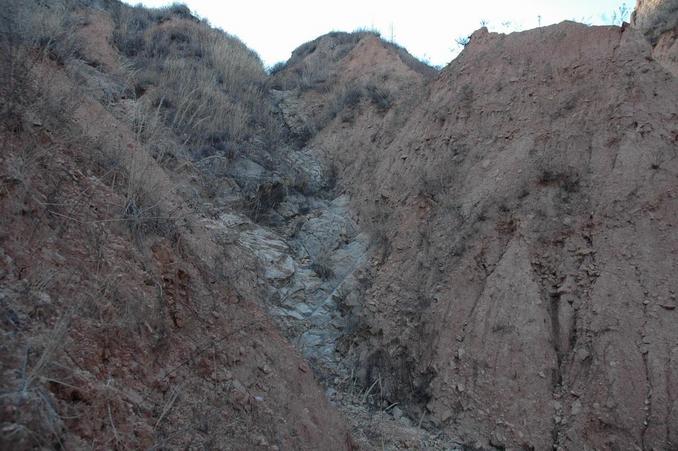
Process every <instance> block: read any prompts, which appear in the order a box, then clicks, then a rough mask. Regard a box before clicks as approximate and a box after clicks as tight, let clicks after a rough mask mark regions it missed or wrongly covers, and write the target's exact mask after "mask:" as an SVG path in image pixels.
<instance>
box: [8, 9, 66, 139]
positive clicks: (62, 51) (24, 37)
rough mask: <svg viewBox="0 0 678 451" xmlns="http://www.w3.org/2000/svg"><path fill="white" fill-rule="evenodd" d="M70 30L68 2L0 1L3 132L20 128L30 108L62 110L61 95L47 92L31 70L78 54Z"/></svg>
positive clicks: (48, 86) (46, 85) (47, 87)
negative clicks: (32, 106) (24, 113)
mask: <svg viewBox="0 0 678 451" xmlns="http://www.w3.org/2000/svg"><path fill="white" fill-rule="evenodd" d="M75 26H76V23H75V20H74V19H73V16H72V14H70V7H69V2H66V1H55V2H52V3H42V2H37V1H32V0H29V1H26V2H14V1H10V0H0V59H2V61H3V62H2V64H1V65H0V118H1V119H2V124H3V125H4V126H5V127H6V128H8V129H11V130H18V129H21V128H22V126H23V124H22V113H23V112H24V111H25V110H26V109H27V107H28V106H29V105H30V104H36V103H38V102H41V103H42V106H43V107H50V108H54V107H56V108H61V107H63V105H64V94H65V93H63V92H62V93H57V92H56V91H55V90H53V89H51V83H49V80H45V79H44V77H41V74H39V73H37V72H36V67H37V66H38V65H39V64H40V63H41V62H43V61H45V60H46V59H51V60H54V61H56V62H57V63H60V64H63V63H64V62H65V61H66V60H68V59H69V58H71V57H73V56H75V55H76V54H77V52H78V48H79V47H78V42H77V39H76V37H75V34H74V32H73V30H74V29H75ZM57 94H58V95H57ZM57 97H59V98H57ZM45 113H46V114H45V116H49V115H53V114H50V113H54V112H53V111H47V112H45Z"/></svg>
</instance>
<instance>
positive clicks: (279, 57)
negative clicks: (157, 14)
mask: <svg viewBox="0 0 678 451" xmlns="http://www.w3.org/2000/svg"><path fill="white" fill-rule="evenodd" d="M127 3H133V4H137V3H139V2H138V1H136V0H135V1H127ZM140 3H142V4H143V5H145V6H149V7H158V6H165V5H168V4H171V3H173V1H167V0H144V1H141V2H140ZM182 3H185V4H186V5H187V6H188V7H189V8H191V10H192V11H193V13H194V14H197V15H198V16H200V17H202V18H205V19H207V20H208V21H209V22H210V23H211V24H212V25H213V26H215V27H218V28H221V29H222V30H224V31H226V32H228V33H230V34H233V35H236V36H238V37H239V38H240V40H242V41H243V42H244V43H245V44H246V45H247V46H248V47H250V48H251V49H253V50H254V51H256V52H257V53H258V54H259V56H260V57H261V59H262V60H263V61H264V64H265V65H267V66H272V65H273V64H275V63H277V62H279V61H285V60H287V59H288V58H289V56H290V54H291V52H292V50H294V49H295V48H297V47H298V46H299V45H301V44H303V43H305V42H308V41H310V40H313V39H315V38H317V37H318V36H320V35H323V34H325V33H328V32H330V31H354V30H356V29H360V28H363V29H365V28H366V29H371V30H376V31H379V32H380V33H381V36H382V37H383V38H384V39H387V40H393V41H394V42H396V43H397V44H399V45H401V46H403V47H405V48H406V49H407V50H408V51H409V52H410V53H412V54H413V55H414V56H416V57H417V58H419V59H423V60H424V61H427V62H429V63H430V64H433V65H436V66H444V65H446V64H447V63H449V62H450V61H451V60H452V59H453V58H454V57H455V56H456V55H457V54H458V53H459V51H460V46H459V45H457V44H456V43H455V40H456V39H457V38H460V37H463V36H468V35H470V34H471V33H472V32H473V31H474V30H476V29H478V28H480V26H481V23H482V24H486V25H487V27H488V28H489V29H490V31H498V32H512V31H520V30H526V29H530V28H535V27H538V26H540V25H542V26H544V25H549V24H553V23H558V22H561V21H563V20H576V21H578V22H584V23H588V24H592V25H600V24H610V23H612V20H613V19H614V18H615V15H616V16H617V17H618V15H619V11H620V7H621V6H622V5H625V6H626V7H627V9H628V10H629V12H630V9H632V8H633V7H634V5H635V1H634V0H627V1H622V0H541V1H537V0H521V1H510V0H472V1H463V2H462V1H458V0H457V1H455V0H446V1H445V0H418V1H400V0H391V1H388V0H374V1H370V0H340V1H333V2H319V1H317V0H316V1H312V0H286V1H284V0H283V1H263V0H228V1H226V0H184V1H183V2H182ZM627 20H628V19H627Z"/></svg>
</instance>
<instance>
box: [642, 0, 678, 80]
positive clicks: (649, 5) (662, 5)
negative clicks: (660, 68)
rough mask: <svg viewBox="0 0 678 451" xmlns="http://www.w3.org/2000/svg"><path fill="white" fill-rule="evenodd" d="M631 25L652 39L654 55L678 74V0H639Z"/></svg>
mask: <svg viewBox="0 0 678 451" xmlns="http://www.w3.org/2000/svg"><path fill="white" fill-rule="evenodd" d="M631 26H632V27H634V28H636V29H637V30H639V31H640V32H641V33H643V35H644V36H645V37H646V38H647V39H648V40H649V41H650V43H651V44H652V46H653V48H654V51H653V52H652V56H653V57H654V58H655V59H657V60H658V61H660V62H661V63H662V64H663V65H664V66H665V67H666V68H667V69H668V70H669V71H670V72H671V73H672V74H673V75H678V1H676V0H638V3H637V5H636V10H635V11H634V12H633V15H632V17H631Z"/></svg>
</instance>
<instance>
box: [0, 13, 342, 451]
mask: <svg viewBox="0 0 678 451" xmlns="http://www.w3.org/2000/svg"><path fill="white" fill-rule="evenodd" d="M64 5H65V6H64V8H70V6H68V4H64ZM42 7H43V6H38V8H42ZM47 7H49V6H47ZM52 7H54V8H58V5H57V4H55V5H52ZM8 9H9V8H8ZM38 11H39V12H42V13H44V12H45V11H43V10H40V9H38ZM64 11H66V12H68V14H71V13H72V14H73V16H66V19H67V20H68V21H70V20H71V18H73V17H78V18H81V19H79V20H78V21H77V22H76V25H74V28H73V29H72V31H73V32H74V33H81V37H86V38H87V40H86V45H85V46H84V47H82V48H79V49H78V56H77V57H73V56H72V55H70V54H68V55H64V56H63V57H61V58H59V59H57V57H56V56H52V55H50V54H49V53H48V52H47V51H45V55H46V56H43V55H42V54H41V53H40V52H38V51H37V50H34V49H33V48H32V47H30V45H32V44H30V43H29V44H17V47H15V48H14V51H15V53H13V54H7V53H3V54H2V56H3V61H11V62H12V63H13V64H15V65H16V66H17V67H25V68H26V71H27V72H26V73H27V74H29V75H28V77H27V79H29V80H33V81H34V82H35V83H32V82H27V81H26V79H23V78H21V79H20V78H19V77H18V76H17V73H19V70H21V69H16V72H13V73H8V72H4V69H3V73H2V75H3V77H7V78H3V80H6V81H7V80H9V82H11V83H14V85H15V86H19V87H21V89H23V90H24V91H23V93H25V95H23V96H21V97H18V96H14V95H13V93H9V92H7V91H5V90H4V89H5V88H6V87H7V86H9V83H8V84H4V86H3V91H2V94H3V96H2V107H3V108H2V109H1V111H2V114H3V116H2V118H3V121H2V128H1V131H0V138H1V140H2V147H3V151H2V156H1V157H0V174H1V180H2V190H1V191H0V217H1V218H2V220H1V222H2V224H1V226H0V230H1V233H0V243H1V246H0V257H1V258H0V278H1V279H2V282H1V288H0V299H1V304H0V318H1V320H0V326H1V328H2V334H3V337H4V338H3V340H2V345H1V346H0V362H1V369H0V382H1V386H2V398H1V401H0V403H1V404H2V407H1V409H0V421H1V422H2V433H1V436H0V448H2V449H38V448H39V449H90V448H95V449H151V448H167V449H180V448H189V447H200V448H210V449H217V448H218V449H269V450H272V449H309V450H311V449H352V448H353V446H354V445H353V441H352V439H351V437H350V435H349V432H348V430H347V427H346V426H345V422H344V419H343V418H342V417H341V416H340V415H339V414H338V413H337V412H336V410H334V409H332V408H331V406H330V405H329V403H328V402H327V401H326V399H325V397H324V394H323V392H322V390H321V389H320V388H319V386H318V384H317V383H316V379H315V377H314V374H313V371H312V369H311V368H310V367H309V365H308V364H307V362H306V361H305V360H304V359H303V358H302V357H301V355H300V353H299V352H298V351H297V350H296V349H294V347H293V346H292V345H291V344H290V343H289V342H288V341H287V340H286V339H285V338H283V337H282V335H281V334H280V332H279V329H278V327H277V326H275V325H274V324H273V322H272V320H271V319H270V317H269V316H268V313H267V312H266V311H265V309H264V308H263V306H262V303H261V298H262V293H261V289H260V287H259V286H258V267H257V262H256V260H255V259H254V258H253V256H252V255H251V254H250V253H249V252H247V250H246V249H244V248H242V247H239V246H238V245H237V244H234V243H233V242H231V241H230V239H231V231H230V230H229V229H228V227H227V226H225V225H224V224H223V223H222V222H221V221H220V219H219V215H218V214H215V213H214V212H209V213H208V211H207V209H206V208H205V203H206V202H207V201H208V198H207V197H204V198H203V197H200V196H201V195H202V194H200V195H199V194H197V193H201V189H202V180H203V178H204V176H205V175H204V173H202V172H201V171H200V170H199V169H198V168H196V166H195V165H191V164H190V162H187V161H185V160H184V161H183V165H174V166H172V165H171V164H170V165H169V166H168V163H167V161H166V159H165V160H163V159H161V158H157V157H156V158H154V155H153V153H152V152H150V151H149V147H150V145H151V144H149V143H148V142H146V141H145V140H144V139H143V138H142V136H143V135H144V133H145V132H146V131H147V130H148V127H149V124H150V123H149V122H146V123H143V127H146V129H143V128H142V125H140V124H141V122H140V121H142V116H141V115H140V111H141V110H140V108H141V106H140V102H139V101H138V99H135V98H132V97H131V96H130V94H129V92H130V87H129V86H128V85H127V83H128V81H127V79H126V77H125V76H124V74H125V73H126V72H125V71H126V68H125V67H124V66H123V65H122V64H121V62H122V61H125V58H124V57H123V56H122V55H121V54H120V53H119V52H118V50H117V49H116V48H115V47H113V46H112V41H113V37H112V33H113V29H114V27H113V25H112V18H111V14H109V13H108V12H106V11H103V10H89V9H80V6H78V7H77V9H64V10H60V12H61V13H63V12H64ZM47 13H48V14H56V13H55V11H54V10H47ZM15 17H21V16H15ZM170 17H171V16H170ZM9 19H13V17H10V18H9ZM9 19H7V17H5V16H3V20H9ZM171 20H173V19H171V18H170V21H171ZM3 23H5V22H3ZM10 23H11V22H10ZM12 25H17V23H12ZM19 25H22V24H21V23H19V24H18V25H17V27H18V26H19ZM60 26H62V25H60ZM93 36H96V39H89V38H91V37H93ZM5 37H6V36H4V35H3V38H5ZM12 38H14V39H15V40H16V41H19V38H18V36H13V37H12ZM16 41H14V42H16ZM19 42H21V41H19ZM3 44H7V41H3ZM9 45H10V44H8V46H9ZM24 45H26V46H27V47H23V46H24ZM3 48H4V47H3ZM54 51H55V52H57V51H61V49H60V48H57V49H55V50H54ZM24 52H25V53H24ZM5 58H7V60H5ZM10 58H12V59H10ZM22 58H25V59H22ZM126 64H129V62H127V63H126ZM3 65H4V63H3ZM4 67H5V68H6V67H7V66H4ZM261 73H262V74H263V68H261ZM156 122H157V121H156ZM156 125H157V124H156ZM157 126H158V127H161V126H160V125H157ZM162 135H163V136H164V139H163V140H162V141H160V140H156V141H154V143H153V144H155V145H160V146H167V147H166V148H171V147H172V146H176V147H177V148H179V147H180V144H179V143H177V142H175V141H173V137H172V136H173V135H172V130H171V129H167V128H163V132H162ZM177 166H178V167H177ZM182 166H183V167H182ZM224 183H226V184H228V181H224ZM196 197H197V198H196ZM151 199H152V200H151ZM149 200H150V203H149ZM196 205H197V206H196Z"/></svg>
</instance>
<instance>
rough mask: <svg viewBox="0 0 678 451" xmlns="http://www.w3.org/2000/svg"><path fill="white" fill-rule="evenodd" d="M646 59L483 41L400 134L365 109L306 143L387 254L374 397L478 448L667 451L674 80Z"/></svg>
mask: <svg viewBox="0 0 678 451" xmlns="http://www.w3.org/2000/svg"><path fill="white" fill-rule="evenodd" d="M652 52H653V48H652V47H651V45H650V44H649V43H648V42H647V41H646V40H645V38H644V37H643V35H641V34H640V33H638V32H637V31H635V30H634V29H629V28H627V29H625V30H624V29H621V28H618V27H586V26H583V25H579V24H575V23H567V22H566V23H562V24H559V25H555V26H551V27H544V28H539V29H536V30H532V31H528V32H523V33H514V34H511V35H508V36H505V35H498V34H492V33H488V32H487V31H486V30H480V31H478V32H476V33H475V34H474V35H473V36H472V37H471V43H470V45H469V46H468V47H467V48H466V49H465V50H464V52H462V54H461V55H460V57H459V58H457V59H456V60H455V61H453V62H452V63H451V64H450V65H449V66H448V67H446V68H445V69H444V70H443V71H442V73H441V74H440V75H439V76H438V77H437V78H436V79H435V80H433V81H432V82H430V83H427V84H426V85H425V86H423V87H421V88H420V89H419V91H416V92H417V94H416V95H418V96H419V97H418V99H417V105H416V106H415V107H414V108H413V109H412V110H410V112H409V114H408V117H407V119H406V122H405V123H404V124H402V123H398V122H397V120H396V119H395V118H396V116H397V115H398V110H397V108H393V109H391V110H389V111H388V112H386V113H383V112H382V113H381V114H380V113H378V112H377V111H376V109H375V108H370V107H369V106H366V105H365V104H360V105H359V106H358V108H357V113H356V114H357V116H356V117H355V118H354V119H353V122H352V123H351V127H346V126H345V125H344V124H342V123H341V122H339V121H335V122H333V123H331V124H330V125H328V126H327V127H326V128H325V129H323V130H322V131H321V133H320V134H319V135H318V136H317V137H316V138H315V139H314V140H313V141H311V143H310V146H311V147H316V148H317V149H319V150H318V151H317V154H318V155H323V156H324V158H326V159H327V160H329V161H332V162H334V163H335V164H339V165H340V167H339V173H340V174H342V177H343V178H342V181H343V186H345V188H346V190H347V191H348V192H350V193H351V194H352V195H353V199H354V202H355V205H356V209H357V210H358V211H359V212H360V223H361V224H363V226H364V227H365V228H366V229H367V230H370V231H371V233H372V235H373V236H378V237H379V240H378V241H379V251H378V252H376V253H375V254H373V255H374V256H375V258H374V259H373V260H372V265H373V266H372V270H373V274H374V279H373V283H372V285H371V287H370V288H369V290H368V291H367V294H366V296H365V299H364V303H363V304H362V305H361V309H362V310H361V312H360V314H359V318H360V321H362V323H361V324H362V325H361V327H359V328H358V329H357V331H355V332H354V333H353V335H350V338H347V340H348V341H349V342H350V343H351V348H352V351H351V352H349V356H348V357H347V358H354V359H355V362H356V366H357V368H359V369H360V371H361V373H360V374H361V375H362V377H363V378H364V381H365V383H366V384H367V385H369V384H370V383H372V382H373V381H375V380H378V381H379V383H380V385H381V386H382V387H383V389H384V391H385V393H386V397H387V399H388V401H389V402H400V403H403V404H406V405H408V406H409V409H410V410H409V414H410V415H411V416H412V417H413V418H426V419H427V420H428V419H430V421H431V423H432V425H435V426H438V427H440V428H442V429H443V430H445V431H446V432H448V433H449V434H450V435H451V436H460V437H461V438H462V440H463V441H464V442H465V443H477V444H478V445H479V446H488V445H490V444H491V445H494V446H498V447H504V446H507V447H516V446H527V447H536V448H537V449H545V448H550V447H552V446H561V447H565V448H569V449H577V448H584V447H595V448H608V447H611V448H615V447H625V446H636V447H640V448H652V447H657V448H666V447H671V446H674V445H675V443H676V440H677V437H676V436H675V434H676V428H675V424H678V423H677V422H678V418H677V417H676V413H675V412H676V400H675V394H674V393H673V392H674V391H675V389H674V387H676V386H678V380H677V379H676V376H675V374H676V373H675V368H676V363H675V362H676V360H675V359H676V352H678V348H677V347H676V345H677V343H678V332H677V331H676V329H675V328H673V327H672V326H671V324H672V322H673V321H675V318H673V316H674V315H676V299H675V298H676V290H678V286H676V281H675V277H673V274H675V271H676V252H677V251H678V242H676V240H675V226H676V222H677V221H678V218H677V215H678V201H677V200H676V196H677V195H678V193H677V192H676V174H677V170H678V166H677V165H678V163H677V160H676V152H677V151H678V128H677V127H676V120H677V119H678V112H677V111H676V106H675V105H676V104H678V97H677V96H678V83H677V82H676V78H675V77H674V76H672V75H671V74H670V73H668V72H667V71H666V70H665V68H664V67H663V66H662V65H661V64H658V62H657V61H656V60H655V59H653V57H652ZM396 106H397V103H396ZM354 111H355V110H354ZM396 124H397V125H396Z"/></svg>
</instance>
